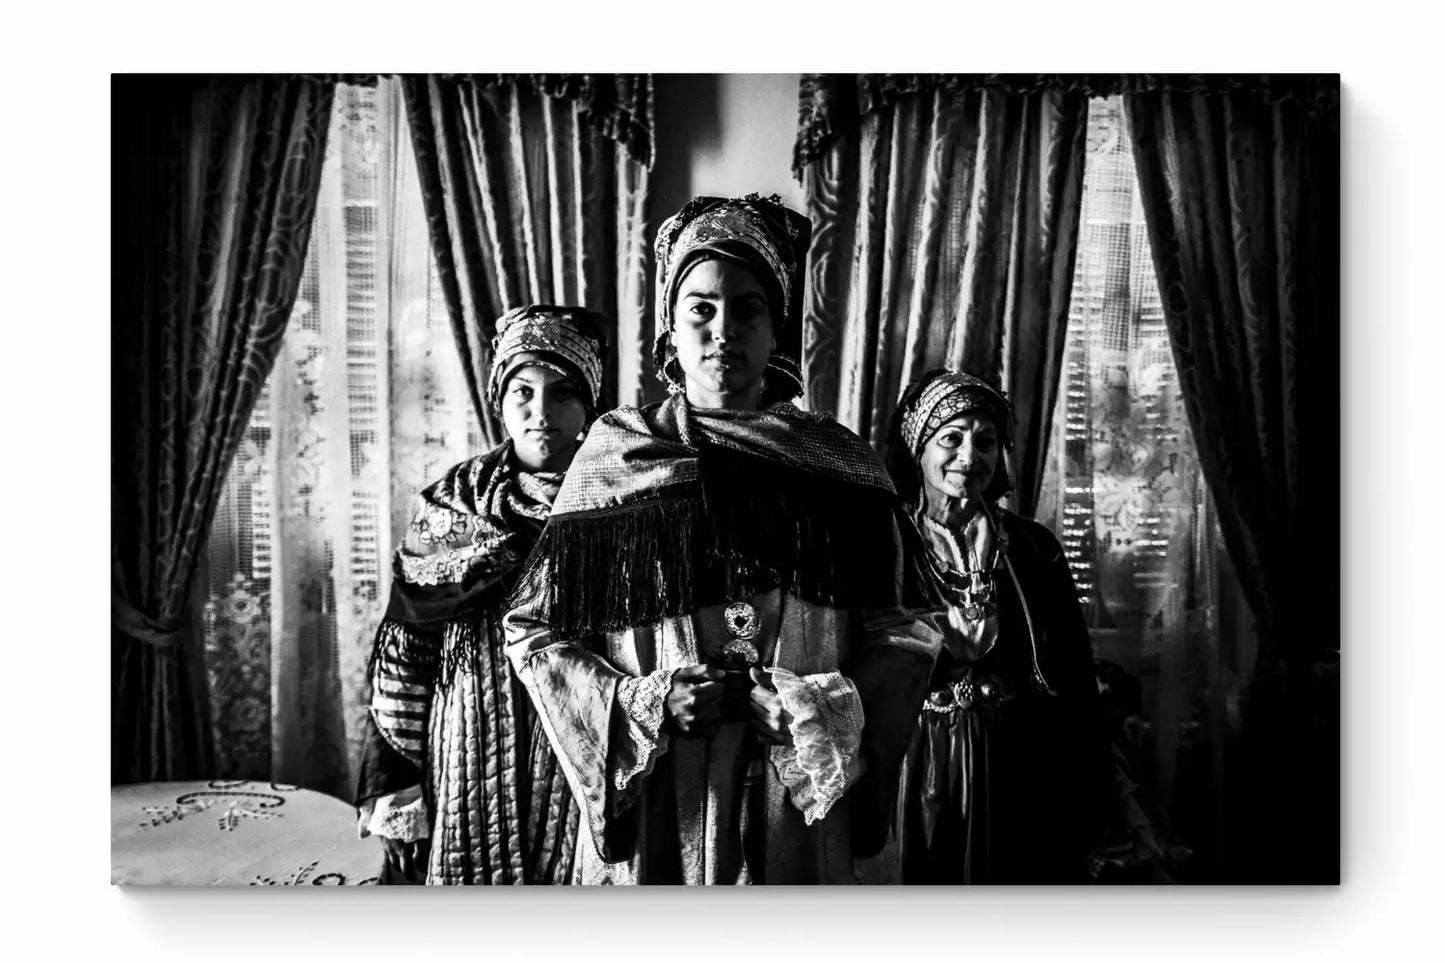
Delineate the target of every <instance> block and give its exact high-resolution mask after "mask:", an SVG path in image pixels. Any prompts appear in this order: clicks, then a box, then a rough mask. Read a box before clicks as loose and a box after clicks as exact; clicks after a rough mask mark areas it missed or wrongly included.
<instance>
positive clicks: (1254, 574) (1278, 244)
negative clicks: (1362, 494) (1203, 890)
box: [1124, 76, 1340, 881]
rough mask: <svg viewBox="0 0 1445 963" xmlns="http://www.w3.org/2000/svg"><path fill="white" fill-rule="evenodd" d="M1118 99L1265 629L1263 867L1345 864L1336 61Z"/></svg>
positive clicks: (1218, 485)
mask: <svg viewBox="0 0 1445 963" xmlns="http://www.w3.org/2000/svg"><path fill="white" fill-rule="evenodd" d="M1292 83H1293V86H1292V88H1291V89H1288V90H1286V91H1285V92H1284V93H1281V92H1280V85H1279V84H1274V85H1272V86H1271V85H1270V84H1267V83H1266V84H1255V85H1247V86H1244V87H1242V88H1238V89H1215V90H1210V91H1198V90H1175V89H1161V90H1136V91H1134V92H1132V93H1126V95H1125V98H1124V100H1125V106H1126V110H1127V112H1128V121H1129V126H1130V132H1131V137H1132V140H1133V145H1134V157H1135V164H1136V166H1137V169H1138V174H1139V184H1140V196H1141V199H1142V202H1143V204H1144V212H1145V218H1146V221H1147V223H1148V226H1149V238H1150V243H1151V245H1152V247H1153V251H1154V261H1155V268H1156V271H1157V274H1158V279H1159V289H1160V293H1161V295H1162V298H1163V302H1164V311H1165V319H1166V323H1167V324H1168V327H1169V333H1170V339H1171V341H1172V344H1173V350H1174V358H1175V363H1176V365H1177V367H1178V371H1179V377H1180V385H1181V388H1182V391H1183V394H1184V401H1185V408H1186V411H1187V413H1188V416H1189V421H1190V425H1191V427H1192V429H1193V434H1194V438H1195V439H1196V442H1197V444H1198V448H1199V456H1200V461H1201V464H1202V468H1203V472H1204V477H1205V480H1206V481H1207V482H1208V484H1209V487H1210V491H1211V492H1212V493H1213V496H1214V499H1215V503H1216V504H1217V505H1218V508H1219V519H1220V528H1221V530H1222V534H1223V538H1224V541H1225V544H1226V546H1227V547H1228V549H1229V554H1230V558H1231V559H1232V560H1233V562H1234V565H1235V567H1236V569H1237V571H1238V573H1239V577H1240V581H1241V585H1242V587H1243V590H1244V592H1245V594H1246V596H1247V598H1248V600H1249V603H1250V607H1251V608H1252V609H1253V612H1254V615H1255V619H1256V623H1257V626H1258V635H1259V654H1258V662H1257V665H1256V668H1255V672H1254V682H1253V685H1252V691H1251V693H1250V697H1249V701H1248V705H1247V707H1246V717H1245V725H1246V737H1247V739H1248V747H1247V748H1248V751H1247V753H1246V754H1245V759H1246V763H1245V765H1246V766H1248V767H1249V768H1247V769H1246V770H1244V774H1243V779H1244V781H1245V782H1247V783H1248V784H1249V785H1250V787H1251V799H1249V800H1244V801H1242V802H1240V803H1239V805H1240V808H1241V822H1242V824H1243V825H1246V826H1248V827H1249V828H1250V830H1251V833H1252V835H1251V836H1250V841H1249V848H1250V849H1251V850H1252V852H1253V857H1252V865H1251V866H1250V867H1248V868H1246V870H1245V871H1246V872H1249V873H1251V874H1252V875H1253V876H1255V877H1257V878H1260V879H1269V880H1276V881H1277V880H1284V879H1291V880H1300V881H1323V880H1326V879H1331V878H1333V879H1338V876H1339V850H1338V844H1339V808H1338V807H1339V741H1338V740H1339V731H1338V727H1339V690H1338V655H1339V652H1338V649H1339V610H1338V607H1337V601H1336V600H1337V599H1338V597H1339V594H1338V593H1339V528H1338V519H1339V461H1338V459H1339V354H1338V352H1339V335H1340V329H1339V245H1340V234H1339V224H1340V211H1339V101H1338V93H1339V80H1338V77H1336V76H1328V77H1316V78H1313V82H1312V83H1306V82H1305V81H1304V80H1303V79H1296V80H1294V81H1293V82H1292Z"/></svg>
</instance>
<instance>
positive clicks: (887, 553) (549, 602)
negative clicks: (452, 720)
mask: <svg viewBox="0 0 1445 963" xmlns="http://www.w3.org/2000/svg"><path fill="white" fill-rule="evenodd" d="M544 573H545V576H544ZM900 576H901V577H900ZM543 577H545V584H542V585H540V586H539V585H537V584H536V583H537V580H538V579H540V578H543ZM523 579H524V581H525V582H526V583H527V584H526V585H525V586H524V587H523V589H522V591H521V592H520V593H519V597H520V595H532V594H534V593H535V594H540V596H541V598H542V599H543V603H542V604H543V606H544V608H545V612H546V617H547V620H548V624H549V626H550V628H551V629H552V631H553V632H554V633H555V634H556V635H557V636H558V637H559V638H564V639H572V638H581V637H584V636H588V635H592V634H595V633H598V632H604V631H613V630H618V629H624V628H629V627H632V626H638V625H647V624H651V623H655V622H657V621H659V620H661V619H663V618H668V617H673V616H678V615H682V614H684V613H687V612H692V611H695V610H697V609H698V608H701V607H703V606H707V605H715V604H721V603H723V602H727V601H730V600H734V599H742V598H747V597H748V596H750V595H753V594H756V593H759V592H764V591H768V590H770V589H773V588H781V589H782V590H783V591H784V592H787V593H791V594H794V595H797V596H799V597H801V598H804V599H806V600H808V601H810V602H814V603H816V604H820V605H826V606H830V607H833V608H845V609H871V608H888V607H892V606H900V605H901V606H906V607H919V606H926V605H930V604H932V602H933V601H934V600H935V599H936V598H937V595H936V587H935V586H934V584H933V582H932V579H931V576H930V574H929V572H928V570H927V563H926V561H925V556H924V554H923V547H922V543H921V541H920V540H919V538H918V535H917V532H916V530H915V529H914V528H913V526H912V524H911V523H910V522H909V521H908V520H907V518H906V517H905V516H904V515H903V513H902V511H901V509H900V507H899V504H898V498H897V495H896V494H895V493H894V491H893V486H892V483H891V482H890V481H889V479H888V477H887V475H886V473H885V472H884V471H883V468H882V465H881V464H880V463H879V461H878V459H877V457H876V456H875V455H874V454H873V451H872V450H871V449H870V448H868V446H867V445H866V444H864V442H863V441H862V439H860V438H858V436H857V435H854V434H853V433H852V432H850V431H848V430H847V429H846V428H844V427H843V426H841V425H839V424H838V423H837V422H835V421H833V420H832V419H831V418H828V417H826V416H822V415H815V414H810V413H807V412H803V411H800V410H798V409H797V408H795V407H793V406H792V405H790V404H781V405H775V406H773V407H772V408H769V409H767V410H765V411H761V412H736V411H722V410H713V409H698V408H691V407H690V406H688V405H687V403H686V401H685V400H684V399H683V398H681V397H673V398H671V399H669V400H668V401H666V402H663V403H662V404H661V405H657V406H651V407H649V408H646V409H643V410H641V411H639V410H637V409H618V410H617V411H614V412H612V413H611V414H609V415H607V416H604V417H603V418H602V419H601V420H599V421H598V422H597V424H596V425H594V427H593V429H592V431H591V433H590V434H589V436H588V439H587V441H586V443H585V444H584V445H583V446H582V449H581V450H580V451H579V452H578V454H577V457H576V458H575V459H574V461H573V463H572V467H571V469H570V470H569V471H568V473H567V478H566V481H565V482H564V483H563V485H562V490H561V491H560V492H559V493H558V496H557V500H556V502H555V503H554V506H553V513H552V517H551V518H550V520H549V521H548V523H547V528H546V531H545V532H544V533H543V535H542V538H541V540H540V541H539V542H538V544H537V548H536V549H535V551H534V553H533V555H532V558H531V560H530V561H529V564H528V568H527V574H526V575H524V576H523ZM539 590H540V591H539Z"/></svg>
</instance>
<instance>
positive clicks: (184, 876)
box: [110, 780, 383, 886]
mask: <svg viewBox="0 0 1445 963" xmlns="http://www.w3.org/2000/svg"><path fill="white" fill-rule="evenodd" d="M110 821H111V837H110V839H111V843H110V867H111V869H110V880H111V882H112V883H126V884H132V885H162V886H167V885H169V886H357V885H365V884H370V883H375V882H376V879H377V873H378V872H379V870H380V868H381V863H382V858H383V856H382V850H381V843H380V841H379V840H378V839H377V838H376V837H374V836H373V837H370V838H367V839H358V838H357V836H356V814H355V810H354V809H352V807H351V806H349V805H348V804H346V803H344V802H342V801H341V800H339V799H336V798H334V797H332V796H327V795H324V794H322V793H319V792H313V791H311V790H309V789H298V788H297V787H295V786H286V785H282V784H280V783H267V782H247V781H240V780H211V781H209V782H153V783H141V784H136V785H128V786H113V787H112V788H111V793H110Z"/></svg>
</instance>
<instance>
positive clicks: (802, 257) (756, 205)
mask: <svg viewBox="0 0 1445 963" xmlns="http://www.w3.org/2000/svg"><path fill="white" fill-rule="evenodd" d="M812 233H813V228H812V224H811V223H810V222H809V221H808V219H807V218H806V217H804V216H803V215H802V214H799V213H798V212H797V211H794V210H791V209H790V208H787V207H784V206H783V202H782V199H781V198H779V197H778V196H777V195H776V194H774V195H772V196H771V197H762V196H760V195H758V194H748V195H746V196H744V197H696V198H693V199H692V200H691V201H689V202H688V203H687V205H686V206H684V207H683V209H682V210H680V211H678V212H677V213H676V214H674V215H673V216H672V217H670V218H668V219H667V220H666V221H664V222H663V224H662V227H661V228H660V229H659V230H658V232H657V240H656V243H655V244H654V245H653V256H654V258H655V259H656V262H657V296H656V298H655V303H656V306H657V330H658V336H657V342H656V344H655V345H654V347H653V352H652V356H653V361H654V363H655V364H656V365H657V369H658V371H660V372H661V373H662V377H663V380H664V381H666V382H667V383H668V386H669V387H670V388H672V389H673V390H675V391H676V390H681V389H682V387H683V374H682V371H681V369H680V368H679V367H678V364H677V358H676V357H675V355H674V353H673V351H672V326H673V321H674V318H673V308H674V305H675V303H676V301H677V289H678V286H679V284H680V283H681V281H682V278H683V277H684V276H685V275H686V274H687V272H688V270H689V269H690V268H691V267H692V266H693V265H695V264H696V263H698V261H700V260H703V259H705V258H707V257H721V258H726V259H730V260H738V261H742V262H743V263H745V264H747V265H748V266H749V267H751V268H753V269H754V271H755V272H757V273H758V274H759V275H760V278H759V279H760V280H761V281H762V282H763V285H764V287H765V288H767V289H768V290H769V292H770V294H773V295H774V296H773V297H770V299H769V300H770V301H771V302H772V304H771V307H772V309H773V312H774V317H775V321H774V326H773V336H774V338H775V339H776V340H777V343H778V346H777V348H776V350H774V351H773V354H772V356H771V357H770V358H769V359H768V370H769V372H770V373H772V374H773V375H774V379H773V383H774V384H775V386H776V387H778V388H780V389H781V391H780V393H779V395H778V396H777V397H778V400H789V399H791V398H795V397H797V396H798V395H800V394H802V393H803V377H802V369H801V368H800V367H799V366H798V358H799V356H800V353H801V349H802V344H803V272H804V268H805V266H806V262H807V256H808V242H809V240H810V239H811V237H812ZM778 381H781V382H782V384H781V385H778V384H777V382H778Z"/></svg>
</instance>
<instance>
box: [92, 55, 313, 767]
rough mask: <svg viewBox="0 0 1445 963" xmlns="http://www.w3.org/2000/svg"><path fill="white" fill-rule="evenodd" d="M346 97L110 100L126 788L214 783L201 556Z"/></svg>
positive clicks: (153, 87) (278, 82)
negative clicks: (208, 779) (336, 110)
mask: <svg viewBox="0 0 1445 963" xmlns="http://www.w3.org/2000/svg"><path fill="white" fill-rule="evenodd" d="M333 86H334V85H333V84H332V83H331V82H330V81H328V80H322V79H311V78H301V77H284V76H263V77H240V76H227V77H208V78H187V77H138V76H117V77H115V78H114V79H113V82H112V127H113V136H112V145H113V146H112V176H113V183H114V184H115V185H116V188H117V189H116V192H115V195H114V200H113V202H112V228H111V230H112V235H111V242H112V244H111V249H112V304H113V308H112V311H113V317H112V332H113V337H114V342H113V346H112V359H111V392H112V396H111V413H112V414H111V499H112V516H111V545H112V573H113V574H112V599H113V604H112V609H113V619H112V693H111V713H112V714H111V733H112V737H111V738H112V742H111V778H112V781H113V782H131V781H142V780H152V779H185V778H197V777H202V776H206V775H209V774H210V773H209V772H208V770H209V768H210V765H211V760H212V754H213V745H212V739H211V736H210V730H209V727H208V724H207V723H208V718H207V708H206V692H205V684H204V676H203V661H202V656H201V650H200V645H199V641H200V640H199V637H198V632H197V619H198V612H197V606H196V605H195V593H194V586H195V583H196V580H197V577H198V562H199V558H198V555H199V554H200V553H201V550H202V547H203V545H204V544H205V539H206V533H207V529H208V526H209V524H210V521H211V518H212V516H213V514H214V511H215V508H216V503H217V500H218V498H219V497H220V492H221V487H222V481H223V479H224V477H225V474H226V470H227V468H228V465H229V462H230V460H231V458H232V456H233V455H234V453H235V451H236V448H237V445H238V444H239V442H240V440H241V436H242V434H243V433H244V432H245V430H246V425H247V421H248V418H249V415H250V413H251V409H252V407H253V406H254V404H255V401H256V397H257V393H258V392H259V391H260V389H261V386H262V384H263V383H264V381H265V378H266V376H267V373H268V372H269V371H270V369H271V366H272V364H273V362H274V360H275V357H276V353H277V350H278V348H279V346H280V339H281V333H282V331H283V329H284V327H285V325H286V320H287V317H288V315H289V313H290V310H291V305H292V302H293V301H294V300H295V297H296V290H297V285H298V284H299V282H300V278H301V270H302V265H303V262H304V258H305V251H306V244H307V239H308V235H309V231H310V226H311V214H312V211H313V209H314V207H315V203H316V192H317V186H318V183H319V179H320V174H321V155H322V151H323V149H324V146H325V138H326V126H327V119H328V117H329V112H330V107H331V100H332V91H333Z"/></svg>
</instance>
